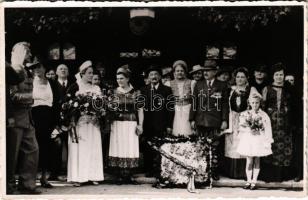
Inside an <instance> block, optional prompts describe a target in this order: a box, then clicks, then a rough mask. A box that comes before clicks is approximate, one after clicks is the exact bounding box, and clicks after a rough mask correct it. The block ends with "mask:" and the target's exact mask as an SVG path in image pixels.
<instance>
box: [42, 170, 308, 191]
mask: <svg viewBox="0 0 308 200" xmlns="http://www.w3.org/2000/svg"><path fill="white" fill-rule="evenodd" d="M134 179H135V180H136V181H137V182H138V183H140V184H153V183H155V181H156V180H155V178H153V177H145V175H144V174H136V175H134ZM114 180H115V177H114V176H112V175H110V174H106V173H105V180H104V182H106V183H111V184H112V182H113V181H114ZM50 183H51V184H52V185H54V186H72V185H73V184H72V183H68V182H65V181H50ZM244 184H245V181H244V180H237V179H230V178H227V177H221V178H220V180H219V181H213V187H243V186H244ZM37 185H38V186H39V185H40V183H39V181H37ZM257 185H258V187H262V188H273V189H274V188H277V189H278V188H281V189H297V190H301V189H303V181H300V182H295V181H293V180H290V181H284V182H271V183H266V182H264V181H258V183H257Z"/></svg>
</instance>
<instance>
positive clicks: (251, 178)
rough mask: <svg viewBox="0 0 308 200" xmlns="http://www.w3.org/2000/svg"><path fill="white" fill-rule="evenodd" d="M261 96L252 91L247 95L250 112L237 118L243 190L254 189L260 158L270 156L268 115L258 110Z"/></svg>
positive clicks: (270, 130) (270, 128)
mask: <svg viewBox="0 0 308 200" xmlns="http://www.w3.org/2000/svg"><path fill="white" fill-rule="evenodd" d="M261 101H262V96H261V95H260V94H259V93H258V92H257V90H255V89H254V88H253V89H252V91H251V93H250V95H249V105H250V106H251V109H250V110H247V111H244V112H242V113H241V114H240V117H239V134H240V140H239V143H238V146H237V152H238V153H239V154H240V155H242V156H245V157H246V176H247V183H246V184H245V186H244V189H251V190H254V189H256V183H257V179H258V175H259V172H260V157H264V156H268V155H271V154H272V149H271V143H273V141H274V140H273V138H272V127H271V120H270V118H269V117H268V115H267V114H266V113H265V112H264V111H263V110H261V109H260V105H261Z"/></svg>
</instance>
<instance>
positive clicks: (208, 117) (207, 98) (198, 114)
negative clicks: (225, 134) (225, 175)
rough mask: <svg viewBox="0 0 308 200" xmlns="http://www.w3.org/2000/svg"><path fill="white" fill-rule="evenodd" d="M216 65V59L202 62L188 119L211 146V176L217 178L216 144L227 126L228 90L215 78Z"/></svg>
mask: <svg viewBox="0 0 308 200" xmlns="http://www.w3.org/2000/svg"><path fill="white" fill-rule="evenodd" d="M217 70H218V66H217V63H216V61H214V60H207V61H205V63H204V78H205V80H203V81H198V82H197V83H196V86H195V88H194V91H193V96H194V100H193V105H192V107H191V110H190V116H189V120H190V122H191V126H192V128H193V129H197V133H198V134H200V135H202V136H205V137H206V139H207V141H208V142H210V145H211V147H212V155H213V159H212V178H213V179H214V180H219V175H218V148H217V147H218V145H219V136H220V133H221V130H224V129H226V128H227V126H228V125H227V119H228V112H229V109H228V92H227V85H226V83H224V82H221V81H218V80H216V79H215V75H216V73H217Z"/></svg>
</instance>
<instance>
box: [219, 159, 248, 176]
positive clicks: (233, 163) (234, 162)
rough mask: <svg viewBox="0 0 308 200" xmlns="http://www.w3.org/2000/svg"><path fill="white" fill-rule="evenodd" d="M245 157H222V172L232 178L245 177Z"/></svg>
mask: <svg viewBox="0 0 308 200" xmlns="http://www.w3.org/2000/svg"><path fill="white" fill-rule="evenodd" d="M245 168H246V159H245V158H240V159H233V158H228V157H225V158H224V159H223V169H222V170H223V172H222V173H223V174H224V175H225V176H227V177H229V178H233V179H245V178H246V171H245Z"/></svg>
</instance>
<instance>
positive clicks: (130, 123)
mask: <svg viewBox="0 0 308 200" xmlns="http://www.w3.org/2000/svg"><path fill="white" fill-rule="evenodd" d="M130 77H131V71H130V69H129V68H128V66H127V65H124V66H122V67H120V68H119V69H118V70H117V75H116V78H117V83H118V87H117V88H116V89H115V90H114V94H113V95H112V97H110V104H109V105H110V115H109V116H110V117H111V121H112V123H111V133H110V146H109V162H108V163H109V166H110V167H112V168H114V169H115V171H117V174H116V175H117V179H118V180H117V181H118V182H117V183H118V184H122V183H123V182H124V183H130V184H136V182H135V181H134V180H133V178H132V170H133V169H134V168H136V167H138V163H139V135H140V134H142V132H143V128H142V127H143V109H142V108H139V109H138V108H137V106H136V105H137V104H136V100H137V98H138V96H139V91H137V90H135V89H134V88H133V86H132V85H131V84H130V82H129V80H130Z"/></svg>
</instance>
